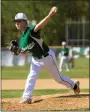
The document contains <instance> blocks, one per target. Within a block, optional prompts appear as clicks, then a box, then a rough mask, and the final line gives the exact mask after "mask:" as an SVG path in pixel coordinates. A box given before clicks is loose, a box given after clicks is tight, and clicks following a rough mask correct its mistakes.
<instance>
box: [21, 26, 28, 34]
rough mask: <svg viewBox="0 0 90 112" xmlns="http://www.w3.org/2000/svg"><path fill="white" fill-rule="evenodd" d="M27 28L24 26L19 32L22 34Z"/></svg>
mask: <svg viewBox="0 0 90 112" xmlns="http://www.w3.org/2000/svg"><path fill="white" fill-rule="evenodd" d="M27 28H28V26H27V25H26V26H25V27H23V28H22V29H21V32H22V33H24V32H25V31H26V29H27Z"/></svg>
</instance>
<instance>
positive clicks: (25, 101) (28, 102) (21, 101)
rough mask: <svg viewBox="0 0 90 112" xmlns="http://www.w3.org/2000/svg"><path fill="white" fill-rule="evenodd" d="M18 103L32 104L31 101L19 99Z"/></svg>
mask: <svg viewBox="0 0 90 112" xmlns="http://www.w3.org/2000/svg"><path fill="white" fill-rule="evenodd" d="M20 103H21V104H31V103H32V100H31V99H21V100H20Z"/></svg>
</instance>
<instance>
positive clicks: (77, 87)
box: [73, 81, 80, 94]
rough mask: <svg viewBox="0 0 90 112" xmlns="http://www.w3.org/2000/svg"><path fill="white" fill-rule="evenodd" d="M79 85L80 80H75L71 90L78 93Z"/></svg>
mask: <svg viewBox="0 0 90 112" xmlns="http://www.w3.org/2000/svg"><path fill="white" fill-rule="evenodd" d="M79 86H80V82H79V81H76V83H75V86H74V88H73V91H74V93H75V94H79V93H80V87H79Z"/></svg>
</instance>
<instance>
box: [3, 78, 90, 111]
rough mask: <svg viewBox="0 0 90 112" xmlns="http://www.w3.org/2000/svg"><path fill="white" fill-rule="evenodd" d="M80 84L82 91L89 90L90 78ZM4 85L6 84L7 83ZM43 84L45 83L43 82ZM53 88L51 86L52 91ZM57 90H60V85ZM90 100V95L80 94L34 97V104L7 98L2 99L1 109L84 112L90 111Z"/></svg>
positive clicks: (70, 93)
mask: <svg viewBox="0 0 90 112" xmlns="http://www.w3.org/2000/svg"><path fill="white" fill-rule="evenodd" d="M43 81H44V80H42V82H43ZM45 82H46V80H45ZM80 82H81V84H80V85H81V88H82V89H85V88H88V89H89V79H88V78H87V79H85V80H84V79H82V80H80ZM83 82H84V83H83ZM49 83H50V81H49ZM51 83H52V82H51ZM3 84H5V82H4V83H3ZM37 84H38V83H37ZM40 84H41V82H40ZM43 84H45V83H44V82H43ZM43 84H42V85H43ZM54 84H55V82H54ZM50 85H51V84H48V86H47V87H49V86H50ZM23 86H24V85H23ZM54 86H56V85H54ZM5 87H6V86H5ZM36 87H38V86H36ZM42 87H43V86H42ZM52 87H53V86H52V85H51V89H52ZM7 88H8V87H7ZM7 88H6V89H7ZM11 88H12V87H11ZM22 88H23V87H22ZM56 88H58V85H57V87H56ZM60 88H61V89H62V86H60V87H59V89H60ZM3 89H4V88H3ZM8 89H10V88H8ZM39 89H40V87H39ZM44 89H45V88H44ZM64 89H65V88H64ZM89 99H90V94H89V93H80V94H79V95H74V94H73V93H72V92H69V93H65V94H55V95H42V96H33V97H32V104H19V100H20V99H19V98H6V99H2V103H1V104H2V105H1V107H2V110H8V111H13V110H14V111H20V110H24V111H25V110H29V111H30V110H83V111H84V110H89V107H90V105H89Z"/></svg>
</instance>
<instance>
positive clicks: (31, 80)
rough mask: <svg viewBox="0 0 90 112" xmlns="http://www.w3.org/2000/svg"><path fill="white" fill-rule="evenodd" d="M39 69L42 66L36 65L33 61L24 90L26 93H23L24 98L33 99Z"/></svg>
mask: <svg viewBox="0 0 90 112" xmlns="http://www.w3.org/2000/svg"><path fill="white" fill-rule="evenodd" d="M39 71H40V66H38V65H35V64H34V63H33V62H32V63H31V69H30V73H29V75H28V77H27V81H26V85H25V90H24V93H23V96H22V98H23V99H31V97H32V91H33V89H34V86H35V82H36V79H37V76H38V73H39Z"/></svg>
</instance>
